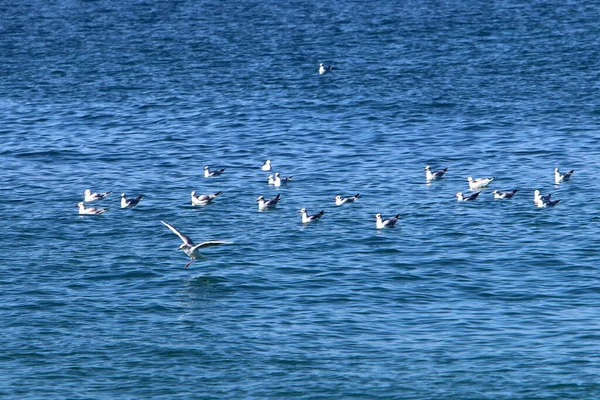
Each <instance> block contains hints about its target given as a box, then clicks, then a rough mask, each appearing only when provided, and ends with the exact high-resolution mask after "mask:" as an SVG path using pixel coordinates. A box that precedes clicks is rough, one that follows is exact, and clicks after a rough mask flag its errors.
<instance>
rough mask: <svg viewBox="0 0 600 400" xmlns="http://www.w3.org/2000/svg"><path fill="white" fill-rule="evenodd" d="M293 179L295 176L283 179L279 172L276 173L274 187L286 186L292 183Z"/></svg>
mask: <svg viewBox="0 0 600 400" xmlns="http://www.w3.org/2000/svg"><path fill="white" fill-rule="evenodd" d="M292 178H293V176H288V177H287V178H282V177H281V176H279V172H275V178H274V179H273V185H275V186H281V185H285V184H286V183H288V182H289V181H291V180H292Z"/></svg>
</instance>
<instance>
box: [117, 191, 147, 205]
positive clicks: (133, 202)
mask: <svg viewBox="0 0 600 400" xmlns="http://www.w3.org/2000/svg"><path fill="white" fill-rule="evenodd" d="M143 198H144V196H138V197H136V198H135V199H131V198H129V199H128V198H127V197H125V193H121V208H133V207H135V206H137V205H138V203H139V202H140V200H142V199H143Z"/></svg>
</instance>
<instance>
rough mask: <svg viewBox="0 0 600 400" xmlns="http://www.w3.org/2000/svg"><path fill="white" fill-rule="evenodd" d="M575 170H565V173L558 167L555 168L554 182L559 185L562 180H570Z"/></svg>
mask: <svg viewBox="0 0 600 400" xmlns="http://www.w3.org/2000/svg"><path fill="white" fill-rule="evenodd" d="M573 172H575V170H574V169H572V170H570V171H569V172H565V173H564V174H561V173H560V171H559V170H558V167H557V168H554V183H555V184H557V185H558V184H559V183H561V182H564V181H568V180H569V179H571V175H573Z"/></svg>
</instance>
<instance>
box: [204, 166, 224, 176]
mask: <svg viewBox="0 0 600 400" xmlns="http://www.w3.org/2000/svg"><path fill="white" fill-rule="evenodd" d="M223 171H225V168H221V169H218V170H216V171H211V170H210V168H209V167H208V165H206V166H205V167H204V177H205V178H214V177H216V176H219V175H221V174H222V173H223Z"/></svg>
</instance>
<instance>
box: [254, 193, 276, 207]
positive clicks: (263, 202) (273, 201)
mask: <svg viewBox="0 0 600 400" xmlns="http://www.w3.org/2000/svg"><path fill="white" fill-rule="evenodd" d="M280 196H281V195H280V194H277V196H275V197H273V198H272V199H270V200H265V197H264V196H259V198H258V199H256V202H257V203H258V209H259V210H267V209H270V208H274V207H275V206H276V205H277V202H279V197H280Z"/></svg>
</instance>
